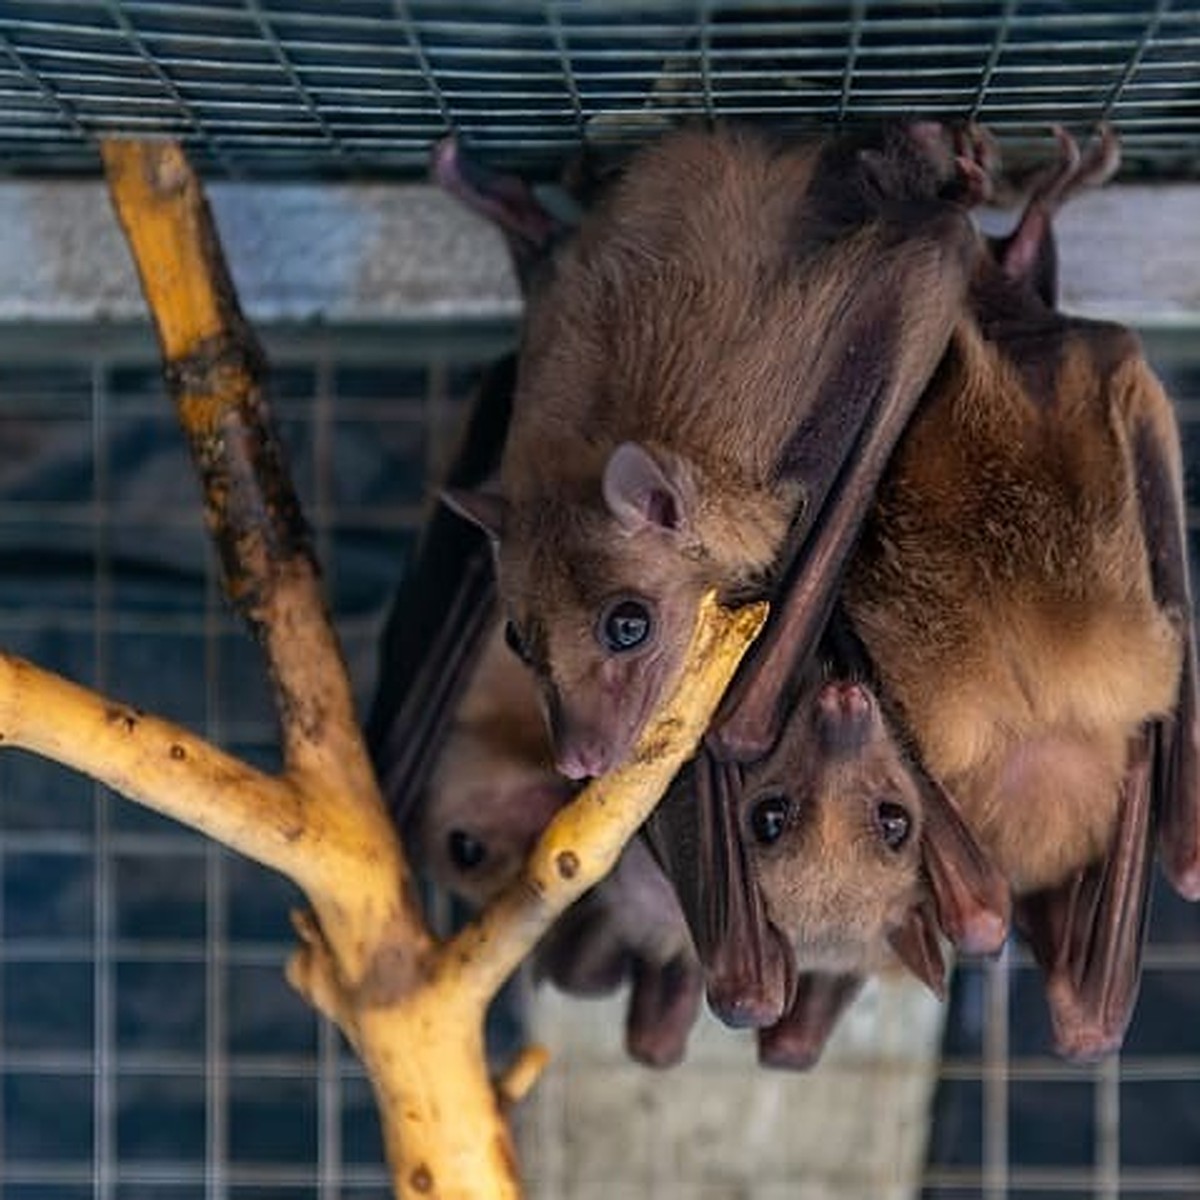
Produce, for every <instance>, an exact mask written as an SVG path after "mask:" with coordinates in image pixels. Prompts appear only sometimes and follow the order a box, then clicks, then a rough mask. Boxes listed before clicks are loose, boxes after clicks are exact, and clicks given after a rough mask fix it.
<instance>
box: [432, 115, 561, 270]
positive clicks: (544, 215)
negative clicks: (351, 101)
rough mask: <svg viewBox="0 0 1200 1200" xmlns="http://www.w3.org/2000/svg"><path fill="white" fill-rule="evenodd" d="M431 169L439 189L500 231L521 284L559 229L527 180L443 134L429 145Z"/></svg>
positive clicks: (559, 225)
mask: <svg viewBox="0 0 1200 1200" xmlns="http://www.w3.org/2000/svg"><path fill="white" fill-rule="evenodd" d="M430 169H431V171H432V174H433V178H434V179H435V180H436V182H437V183H438V184H439V185H440V186H441V187H443V188H444V189H445V190H446V191H448V192H449V193H450V194H451V195H452V196H456V197H457V198H458V199H459V200H461V201H462V203H463V204H465V205H466V206H467V207H468V208H469V209H471V210H472V211H474V212H477V213H479V215H480V216H482V217H486V218H487V220H489V221H491V222H492V223H493V224H494V225H496V226H497V227H498V228H499V229H500V231H501V232H502V233H503V234H504V238H505V240H506V241H507V242H508V248H509V252H510V253H511V254H512V256H513V261H514V262H515V264H516V267H517V272H518V274H519V275H520V276H521V278H522V281H523V282H524V281H525V280H526V279H527V276H528V273H529V272H530V271H531V270H532V268H533V267H534V266H535V265H536V263H537V262H538V261H539V260H540V259H541V258H542V256H543V255H544V254H545V253H546V252H547V251H548V250H549V249H550V247H551V246H552V245H553V243H554V242H555V240H556V239H557V238H558V237H559V235H560V234H561V233H562V232H563V225H562V222H560V221H559V220H558V218H557V217H555V216H554V215H553V214H552V213H550V212H549V211H548V210H547V209H546V207H545V206H544V205H543V204H542V203H541V201H540V200H538V198H537V196H536V195H535V194H534V191H533V189H532V188H531V187H530V186H529V184H527V183H526V182H525V181H524V180H523V179H521V178H519V177H518V176H516V175H505V174H501V173H500V172H498V171H492V170H490V169H489V168H487V167H485V166H484V165H483V164H482V163H480V162H478V161H477V160H475V159H474V158H472V157H471V155H470V154H469V153H468V152H467V151H466V150H465V149H464V148H463V146H462V143H461V142H459V141H458V139H457V138H454V137H446V138H443V139H442V140H441V141H440V142H438V143H437V144H436V145H435V146H434V147H433V151H432V154H431V158H430Z"/></svg>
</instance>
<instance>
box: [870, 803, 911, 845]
mask: <svg viewBox="0 0 1200 1200" xmlns="http://www.w3.org/2000/svg"><path fill="white" fill-rule="evenodd" d="M875 828H876V829H877V830H878V831H879V836H880V838H881V839H882V841H883V844H884V845H885V846H886V847H887V848H888V849H889V850H900V849H902V848H903V846H904V843H905V842H907V841H908V835H909V832H910V831H911V829H912V818H911V817H910V816H909V815H908V810H907V809H906V808H905V807H904V806H903V805H901V804H897V803H896V802H895V801H894V800H880V802H879V803H878V804H877V805H876V806H875Z"/></svg>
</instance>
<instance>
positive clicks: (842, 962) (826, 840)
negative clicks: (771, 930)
mask: <svg viewBox="0 0 1200 1200" xmlns="http://www.w3.org/2000/svg"><path fill="white" fill-rule="evenodd" d="M831 686H845V685H831ZM826 690H827V688H826V685H824V684H821V683H820V681H819V680H818V681H817V682H816V683H815V684H814V685H811V686H809V687H807V688H806V689H805V690H804V691H803V692H802V694H801V695H800V696H799V697H798V699H797V701H796V703H795V705H794V707H793V708H792V711H791V714H790V716H789V719H788V723H787V725H786V726H785V727H784V729H783V732H782V733H781V735H780V739H779V742H778V743H777V745H776V747H775V749H774V750H773V752H772V753H771V754H770V755H769V756H768V757H767V758H765V759H763V760H761V761H760V762H758V763H755V764H754V765H753V766H751V767H749V768H748V769H747V772H746V776H745V793H744V797H745V805H746V808H745V814H744V818H743V823H744V824H748V823H749V814H750V813H752V812H753V809H754V807H755V805H757V804H758V803H759V802H760V801H761V800H762V799H763V798H765V797H771V796H785V797H787V800H788V819H787V825H786V828H785V829H784V832H783V834H782V836H780V838H779V839H778V840H777V841H775V842H773V843H771V844H770V845H757V844H756V845H754V847H753V849H752V855H753V861H754V869H755V873H756V875H757V878H758V880H759V884H760V886H761V887H762V889H763V893H764V895H765V897H766V900H767V911H768V914H769V916H770V919H771V920H772V921H773V922H774V923H775V925H777V926H778V927H779V928H780V929H781V930H784V931H785V932H786V933H787V934H788V936H789V939H790V940H791V942H792V944H793V946H794V948H795V952H796V966H797V969H798V970H799V971H800V972H811V971H819V972H828V973H851V974H865V973H867V972H869V971H874V970H877V969H879V968H882V967H886V966H888V965H890V964H892V963H894V961H895V960H894V957H893V955H892V952H891V951H890V950H889V948H888V945H887V942H886V934H887V933H888V932H891V931H894V930H895V929H897V928H898V927H899V926H900V925H901V924H903V922H904V921H905V919H906V916H907V914H908V912H909V911H910V910H911V909H912V908H913V906H914V905H916V904H917V903H919V902H920V900H921V898H922V894H923V887H922V884H921V881H920V879H919V872H920V864H921V851H920V845H921V803H920V795H919V792H918V790H917V786H916V783H915V780H914V777H913V774H912V769H911V766H910V764H909V763H908V761H907V760H906V758H905V757H904V754H903V752H902V750H901V749H900V747H899V746H898V744H897V742H896V740H895V739H894V737H893V736H892V733H891V731H890V729H889V727H888V725H887V722H886V720H885V718H884V715H883V713H882V712H881V711H880V708H879V703H878V701H877V699H876V698H875V696H874V695H873V693H872V692H871V691H870V690H869V689H868V688H867V687H866V686H865V685H862V684H859V685H856V692H857V695H858V696H859V702H860V703H861V704H863V705H865V711H866V716H865V718H862V719H861V720H862V725H861V729H860V731H859V732H858V733H857V734H856V735H854V736H853V737H852V738H850V739H849V740H845V739H843V740H842V742H841V744H839V745H833V744H831V742H830V738H829V736H828V734H827V733H826V734H824V735H823V733H822V728H821V726H822V720H823V719H825V720H827V718H823V716H822V699H823V696H824V694H825V692H826ZM881 800H888V801H891V802H893V803H895V804H898V805H900V806H901V807H902V808H903V809H904V810H905V811H906V812H908V813H909V814H911V816H912V827H911V829H910V832H909V836H908V839H907V841H906V842H905V843H904V845H903V846H902V847H900V848H899V849H898V850H893V849H890V848H889V847H888V846H887V845H886V844H884V842H883V841H882V839H881V838H880V835H879V832H878V830H877V828H876V826H875V822H874V809H875V806H876V805H877V804H878V803H879V802H880V801H881Z"/></svg>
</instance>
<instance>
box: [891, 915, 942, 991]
mask: <svg viewBox="0 0 1200 1200" xmlns="http://www.w3.org/2000/svg"><path fill="white" fill-rule="evenodd" d="M888 943H889V945H890V946H891V947H892V949H893V950H894V951H895V953H896V957H897V958H898V959H899V960H900V961H901V962H902V963H903V964H904V965H905V966H906V967H907V968H908V969H909V970H910V971H911V972H912V973H913V974H914V975H915V976H916V977H917V978H918V979H919V980H920V981H921V982H922V983H923V984H924V985H925V986H926V987H927V988H928V989H929V990H930V991H931V992H932V993H933V994H934V995H935V996H936V997H937V998H938V999H939V1000H945V999H946V960H945V959H944V958H943V957H942V947H941V945H940V944H939V942H938V932H937V921H936V919H935V918H934V915H933V913H932V912H930V910H929V909H928V908H927V907H926V906H925V905H923V904H922V905H917V906H915V907H913V908H911V909H909V912H908V915H907V916H906V917H905V918H904V924H903V925H900V926H899V927H898V928H896V929H893V930H892V932H891V933H889V934H888Z"/></svg>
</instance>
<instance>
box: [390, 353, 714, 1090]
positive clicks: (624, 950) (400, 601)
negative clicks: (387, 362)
mask: <svg viewBox="0 0 1200 1200" xmlns="http://www.w3.org/2000/svg"><path fill="white" fill-rule="evenodd" d="M511 389H512V372H511V364H510V363H501V364H499V365H498V366H497V367H496V368H494V369H493V370H492V372H491V373H490V374H489V376H488V377H487V379H486V380H485V381H484V383H483V385H482V387H481V389H480V394H479V397H478V400H477V402H476V406H475V409H474V411H473V413H472V415H471V418H470V420H469V422H468V428H467V430H466V434H465V437H464V439H463V445H462V447H461V449H460V453H459V456H458V460H457V462H456V463H455V465H454V466H453V468H452V470H451V479H452V481H453V482H456V483H458V484H466V483H472V482H475V481H476V480H477V479H479V478H482V477H483V476H485V475H486V474H487V473H488V472H490V471H491V470H492V468H493V467H494V461H495V458H496V456H497V455H498V454H499V450H500V446H501V445H502V443H503V437H504V429H505V426H506V424H507V420H508V413H509V409H510V402H511ZM367 733H368V742H369V744H370V746H371V750H372V755H373V757H374V760H375V763H376V766H377V769H378V771H379V776H380V780H381V783H382V785H383V790H384V794H385V796H386V797H387V799H388V802H389V804H390V806H391V808H392V811H393V812H394V814H395V815H396V817H397V819H398V821H399V822H400V825H401V829H402V832H403V835H404V843H405V847H406V850H407V851H408V853H409V854H410V855H411V857H412V860H413V862H414V864H415V865H416V866H417V867H418V868H419V869H420V871H421V873H422V874H423V875H424V876H425V877H426V878H428V879H430V880H432V881H433V882H435V883H437V884H439V885H441V886H442V887H445V888H447V889H448V890H449V891H451V892H453V893H454V894H455V895H457V896H459V897H461V898H462V899H464V900H466V901H467V902H468V903H470V904H471V905H474V906H482V905H484V904H486V903H487V902H488V901H489V900H491V899H493V898H494V897H495V896H496V895H498V894H499V892H500V891H501V890H502V889H503V888H504V887H505V886H507V885H508V884H509V883H511V882H512V881H513V880H514V879H515V878H516V877H517V875H518V873H519V871H520V869H521V867H522V865H523V863H524V861H525V857H526V855H527V854H528V852H529V851H530V849H531V848H532V846H533V844H534V842H535V840H536V839H537V837H538V836H539V835H540V833H541V832H542V830H543V829H544V828H545V826H546V825H547V824H548V823H549V821H550V820H551V818H552V817H553V816H554V815H555V814H556V813H557V812H558V810H559V809H560V808H561V807H562V805H563V804H565V803H566V802H567V801H568V800H569V799H570V798H571V797H572V795H574V793H575V792H576V791H577V790H578V785H577V784H575V783H573V782H572V781H570V780H568V779H566V778H564V777H563V776H562V775H559V774H558V773H557V772H555V771H554V769H553V765H552V763H551V761H550V746H549V738H548V736H547V734H546V730H545V726H544V723H543V721H542V716H541V712H540V710H539V707H538V700H537V692H536V689H535V686H534V682H533V679H532V678H531V677H530V676H529V673H528V672H527V671H526V669H525V668H524V667H523V666H522V665H521V663H520V662H519V661H518V659H517V658H516V656H515V655H514V654H513V653H512V651H511V650H510V649H509V648H508V647H507V646H506V645H505V642H504V637H503V622H502V621H501V620H500V619H499V615H498V610H497V607H496V602H495V588H494V582H493V573H492V565H491V555H490V552H489V550H488V547H487V544H486V540H485V539H484V538H483V536H482V535H481V534H480V533H479V531H478V530H476V529H474V528H473V527H471V526H469V525H467V524H466V523H464V522H463V521H462V520H460V519H459V518H458V517H457V516H455V515H454V514H453V513H451V512H449V511H448V510H446V509H440V510H438V511H435V512H434V514H433V515H432V517H431V519H430V520H429V522H428V523H427V525H426V528H425V530H424V532H423V536H422V539H421V543H420V547H419V551H418V555H417V560H416V562H415V564H414V566H413V568H412V570H411V571H410V573H409V574H408V575H407V576H406V578H405V581H404V586H403V588H402V589H401V591H400V593H399V594H398V596H397V598H396V600H395V603H394V606H393V611H392V615H391V617H390V619H389V623H388V628H387V631H386V633H385V636H384V640H383V647H382V662H381V668H380V679H379V685H378V688H377V693H376V699H375V703H374V706H373V709H372V713H371V716H370V720H369V722H368V730H367ZM533 971H534V977H535V979H539V980H541V979H549V980H550V981H551V982H553V983H554V984H555V986H557V987H558V988H560V989H561V990H563V991H564V992H567V993H569V994H572V995H583V996H593V995H601V994H604V993H607V992H611V991H613V990H615V989H616V988H617V987H619V986H620V985H621V984H622V983H624V982H628V983H629V999H628V1006H627V1016H626V1031H625V1044H626V1048H627V1050H628V1052H629V1054H630V1056H631V1057H633V1058H635V1059H637V1060H638V1061H640V1062H643V1063H645V1064H647V1065H650V1066H656V1067H663V1066H669V1065H671V1064H673V1063H675V1062H678V1061H679V1060H680V1059H681V1058H682V1057H683V1054H684V1052H685V1049H686V1045H687V1038H688V1034H689V1032H690V1031H691V1028H692V1025H693V1023H694V1021H695V1019H696V1016H697V1014H698V1011H699V1005H700V1000H701V995H702V991H703V979H702V974H701V970H700V964H699V960H698V959H697V957H696V953H695V950H694V949H693V946H692V941H691V936H690V934H689V932H688V928H687V924H686V922H685V921H684V918H683V913H682V911H681V909H680V907H679V902H678V900H677V899H676V897H675V893H674V891H673V890H672V888H671V886H670V884H669V883H668V882H667V880H666V878H665V876H664V875H663V873H662V871H661V870H660V869H659V867H658V865H657V864H656V863H655V861H654V859H653V858H652V857H651V855H650V853H649V851H648V850H647V848H646V847H645V846H644V845H643V844H642V843H641V842H634V843H632V844H631V845H630V846H628V847H626V850H625V852H624V853H623V854H622V856H621V858H620V859H619V860H618V863H617V866H616V867H615V868H614V869H613V871H612V872H611V873H610V875H609V876H608V878H606V879H605V880H604V881H603V882H602V883H601V884H600V885H598V886H597V887H596V888H594V889H592V891H590V892H589V893H587V894H586V895H585V896H583V897H581V899H580V900H579V901H577V902H576V904H575V905H573V906H572V907H571V908H570V909H569V910H568V911H567V912H566V913H565V914H563V916H562V917H561V918H560V919H559V921H558V922H556V924H555V925H554V926H553V928H552V929H551V930H550V932H549V933H548V934H547V935H546V937H545V938H543V940H542V941H541V943H539V945H538V947H537V949H536V951H535V953H534V956H533Z"/></svg>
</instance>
